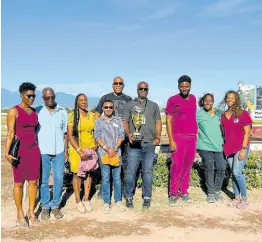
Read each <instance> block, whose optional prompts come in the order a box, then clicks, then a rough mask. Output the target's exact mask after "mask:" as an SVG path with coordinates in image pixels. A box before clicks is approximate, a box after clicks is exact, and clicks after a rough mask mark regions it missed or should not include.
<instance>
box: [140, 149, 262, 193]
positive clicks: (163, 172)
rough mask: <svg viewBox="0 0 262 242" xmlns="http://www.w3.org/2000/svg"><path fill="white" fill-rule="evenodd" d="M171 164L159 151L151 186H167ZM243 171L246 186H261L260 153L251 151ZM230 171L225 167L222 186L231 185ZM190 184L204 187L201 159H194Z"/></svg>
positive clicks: (166, 155) (168, 156)
mask: <svg viewBox="0 0 262 242" xmlns="http://www.w3.org/2000/svg"><path fill="white" fill-rule="evenodd" d="M170 164H171V161H170V155H169V154H166V153H159V155H158V157H157V159H156V162H155V165H154V169H153V175H154V179H153V186H155V187H165V188H166V187H168V179H169V166H170ZM244 173H245V175H246V183H247V188H248V189H252V188H262V154H261V153H256V152H251V153H249V155H248V160H247V162H246V165H245V169H244ZM231 184H232V183H231V172H230V169H229V167H227V170H226V175H225V179H224V184H223V186H224V187H227V186H231ZM137 185H138V187H141V185H142V179H141V176H140V177H139V179H138V182H137ZM190 185H191V186H193V187H200V186H201V187H205V184H204V168H203V164H202V162H201V161H196V162H195V163H194V165H193V168H192V170H191V177H190Z"/></svg>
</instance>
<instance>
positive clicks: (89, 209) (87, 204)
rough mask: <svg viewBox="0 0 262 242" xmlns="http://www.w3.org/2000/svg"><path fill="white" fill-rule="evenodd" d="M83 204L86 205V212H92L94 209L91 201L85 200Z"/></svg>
mask: <svg viewBox="0 0 262 242" xmlns="http://www.w3.org/2000/svg"><path fill="white" fill-rule="evenodd" d="M83 204H84V206H85V209H86V212H88V213H91V212H92V211H93V208H92V206H91V203H90V201H83Z"/></svg>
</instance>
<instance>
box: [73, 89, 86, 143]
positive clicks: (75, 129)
mask: <svg viewBox="0 0 262 242" xmlns="http://www.w3.org/2000/svg"><path fill="white" fill-rule="evenodd" d="M82 95H84V96H85V94H84V93H79V94H78V95H77V96H76V98H75V107H74V121H73V136H74V137H75V139H76V141H77V143H78V142H79V134H78V124H79V120H80V113H79V108H78V105H77V101H78V98H79V97H80V96H82Z"/></svg>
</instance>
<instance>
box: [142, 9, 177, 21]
mask: <svg viewBox="0 0 262 242" xmlns="http://www.w3.org/2000/svg"><path fill="white" fill-rule="evenodd" d="M174 13H175V7H174V6H169V7H165V8H162V9H158V10H157V11H155V12H154V13H152V14H151V15H149V16H147V19H154V20H156V19H163V18H167V17H170V16H172V15H174Z"/></svg>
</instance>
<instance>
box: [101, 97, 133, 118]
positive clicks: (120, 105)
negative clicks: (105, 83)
mask: <svg viewBox="0 0 262 242" xmlns="http://www.w3.org/2000/svg"><path fill="white" fill-rule="evenodd" d="M106 100H112V101H113V103H114V108H115V112H114V115H115V116H117V117H119V118H122V116H123V111H124V106H125V104H126V103H128V102H129V101H131V100H132V98H131V97H130V96H127V95H126V94H124V93H123V94H121V95H119V96H115V95H114V93H113V92H111V93H108V94H106V95H104V96H102V97H101V99H100V101H99V103H98V105H97V107H96V112H98V113H100V114H102V113H103V109H102V107H103V103H104V102H105V101H106Z"/></svg>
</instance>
